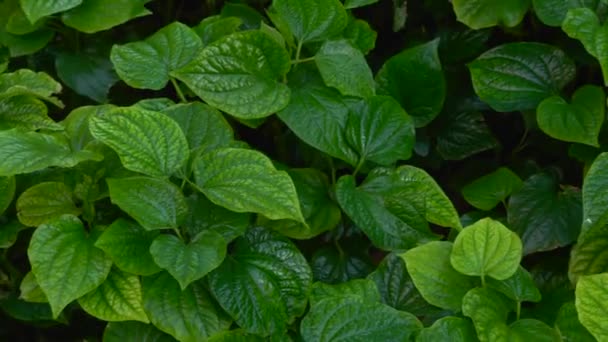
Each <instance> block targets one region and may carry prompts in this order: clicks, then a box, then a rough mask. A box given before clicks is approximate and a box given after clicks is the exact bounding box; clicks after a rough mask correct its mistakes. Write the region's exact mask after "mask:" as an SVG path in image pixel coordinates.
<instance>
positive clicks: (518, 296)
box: [488, 266, 541, 302]
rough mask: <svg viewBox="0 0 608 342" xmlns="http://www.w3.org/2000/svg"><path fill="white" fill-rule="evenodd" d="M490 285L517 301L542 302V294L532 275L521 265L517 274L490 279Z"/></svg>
mask: <svg viewBox="0 0 608 342" xmlns="http://www.w3.org/2000/svg"><path fill="white" fill-rule="evenodd" d="M488 286H489V287H490V288H492V289H494V290H497V291H499V292H501V293H503V294H504V295H506V296H507V297H509V298H510V299H513V300H514V301H517V302H540V300H541V294H540V291H539V290H538V288H537V287H536V284H535V283H534V279H532V275H530V273H528V271H526V270H525V269H524V268H523V267H521V266H519V267H518V268H517V271H516V272H515V274H513V275H512V276H511V277H509V278H507V279H504V280H495V279H492V278H490V279H488Z"/></svg>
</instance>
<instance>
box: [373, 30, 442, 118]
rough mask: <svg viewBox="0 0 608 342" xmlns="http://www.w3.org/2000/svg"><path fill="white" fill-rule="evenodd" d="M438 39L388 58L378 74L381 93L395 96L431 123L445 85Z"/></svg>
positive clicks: (411, 111) (406, 107) (437, 110)
mask: <svg viewBox="0 0 608 342" xmlns="http://www.w3.org/2000/svg"><path fill="white" fill-rule="evenodd" d="M438 47H439V39H435V40H432V41H430V42H428V43H425V44H421V45H419V46H415V47H413V48H409V49H406V50H403V51H402V52H400V53H399V54H397V55H395V56H393V57H391V58H389V59H388V60H387V61H386V62H385V63H384V65H383V66H382V69H380V71H379V72H378V74H377V75H376V82H377V83H378V93H379V94H386V95H390V96H392V97H394V98H395V99H397V101H399V103H400V104H401V106H402V107H403V108H404V109H405V110H406V111H407V113H408V114H409V115H411V116H412V118H413V119H414V124H415V125H416V127H422V126H426V125H428V124H429V123H430V122H431V121H432V120H433V119H434V118H435V117H436V116H437V115H438V114H439V113H440V112H441V108H442V107H443V101H444V99H445V95H446V84H445V79H444V77H443V70H442V68H441V61H440V60H439V55H438V53H437V48H438Z"/></svg>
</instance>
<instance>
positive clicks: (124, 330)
mask: <svg viewBox="0 0 608 342" xmlns="http://www.w3.org/2000/svg"><path fill="white" fill-rule="evenodd" d="M125 341H138V342H175V340H174V339H173V338H172V337H171V336H169V335H166V334H165V333H163V332H161V331H159V330H158V329H156V328H155V327H154V326H153V325H151V324H144V323H141V322H135V321H128V322H110V323H108V325H106V328H105V330H104V331H103V342H125Z"/></svg>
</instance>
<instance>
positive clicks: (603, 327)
mask: <svg viewBox="0 0 608 342" xmlns="http://www.w3.org/2000/svg"><path fill="white" fill-rule="evenodd" d="M607 303H608V273H602V274H595V275H589V276H583V277H581V278H580V279H579V281H578V283H577V284H576V311H577V312H578V317H579V319H580V321H581V323H582V324H583V326H585V328H587V329H588V330H589V332H590V333H591V335H593V336H594V337H595V338H596V339H597V340H598V341H604V340H606V339H607V338H608V324H606V317H608V304H607Z"/></svg>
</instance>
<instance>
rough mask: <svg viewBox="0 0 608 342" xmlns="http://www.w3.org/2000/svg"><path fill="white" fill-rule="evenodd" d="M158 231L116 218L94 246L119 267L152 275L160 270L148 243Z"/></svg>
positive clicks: (138, 273)
mask: <svg viewBox="0 0 608 342" xmlns="http://www.w3.org/2000/svg"><path fill="white" fill-rule="evenodd" d="M158 234H159V232H158V231H147V230H145V229H143V228H142V227H141V226H140V225H138V224H136V223H134V222H131V221H127V220H125V219H118V220H116V221H114V222H113V223H112V224H111V225H110V226H109V227H108V228H106V229H105V230H104V231H103V233H101V235H100V236H99V237H98V238H97V241H96V242H95V247H97V248H99V249H101V250H102V251H104V252H105V253H106V254H107V255H108V256H109V257H110V258H112V261H113V262H114V264H115V265H116V267H118V268H119V269H121V270H123V271H125V272H128V273H132V274H137V275H144V276H147V275H152V274H154V273H157V272H160V270H161V269H160V267H158V266H157V265H156V263H155V262H154V259H153V258H152V254H150V245H151V244H152V241H154V239H155V238H156V237H157V236H158Z"/></svg>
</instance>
